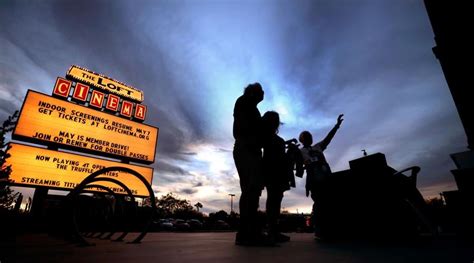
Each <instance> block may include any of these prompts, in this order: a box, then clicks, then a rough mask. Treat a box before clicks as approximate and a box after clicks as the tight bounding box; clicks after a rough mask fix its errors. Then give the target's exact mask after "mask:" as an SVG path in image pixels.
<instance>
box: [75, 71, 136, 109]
mask: <svg viewBox="0 0 474 263" xmlns="http://www.w3.org/2000/svg"><path fill="white" fill-rule="evenodd" d="M66 77H67V78H68V79H72V80H76V81H79V82H81V83H85V84H89V85H91V86H93V87H96V88H99V89H101V90H104V91H107V92H110V93H113V94H116V95H118V96H120V97H124V98H127V99H130V100H132V101H135V102H139V103H141V102H143V92H142V91H140V90H137V89H135V88H133V87H132V86H128V85H125V84H124V83H122V82H120V81H117V80H113V79H111V78H109V77H106V76H104V75H101V74H97V73H95V72H92V71H90V70H88V69H85V68H81V67H78V66H75V65H73V66H71V68H69V70H68V72H67V73H66Z"/></svg>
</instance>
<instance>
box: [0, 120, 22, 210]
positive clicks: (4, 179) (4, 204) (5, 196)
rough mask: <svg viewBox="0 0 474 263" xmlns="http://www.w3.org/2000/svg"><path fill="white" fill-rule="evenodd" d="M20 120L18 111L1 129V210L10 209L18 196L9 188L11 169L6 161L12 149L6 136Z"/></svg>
mask: <svg viewBox="0 0 474 263" xmlns="http://www.w3.org/2000/svg"><path fill="white" fill-rule="evenodd" d="M17 118H18V111H15V113H13V115H12V116H10V117H8V119H7V120H5V121H4V122H3V125H2V127H0V209H8V208H9V207H10V206H11V205H12V203H13V201H14V200H15V198H16V194H13V191H12V190H11V189H10V187H8V183H9V177H10V173H11V171H12V170H11V167H10V166H5V162H6V159H7V158H8V157H10V155H9V154H8V153H7V151H8V149H9V148H10V147H9V146H7V144H6V143H5V135H6V134H7V133H8V132H10V131H12V130H13V128H14V127H15V124H16V121H17Z"/></svg>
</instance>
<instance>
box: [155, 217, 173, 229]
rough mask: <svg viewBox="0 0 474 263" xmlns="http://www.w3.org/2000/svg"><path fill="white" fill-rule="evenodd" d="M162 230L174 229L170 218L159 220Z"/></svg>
mask: <svg viewBox="0 0 474 263" xmlns="http://www.w3.org/2000/svg"><path fill="white" fill-rule="evenodd" d="M158 223H159V226H160V230H173V229H174V226H173V223H171V222H170V221H169V220H168V219H160V220H158Z"/></svg>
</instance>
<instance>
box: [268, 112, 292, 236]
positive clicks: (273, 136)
mask: <svg viewBox="0 0 474 263" xmlns="http://www.w3.org/2000/svg"><path fill="white" fill-rule="evenodd" d="M280 124H281V123H280V116H279V115H278V113H277V112H274V111H267V112H265V114H264V115H263V117H262V131H263V174H264V182H265V187H266V188H267V203H266V210H267V222H268V236H269V241H270V242H286V241H289V240H290V237H289V236H286V235H283V234H282V233H281V232H280V229H279V224H278V219H279V217H280V209H281V201H282V200H283V193H284V192H285V191H286V190H290V181H291V179H293V178H294V177H293V171H290V170H288V166H289V162H290V160H288V158H287V156H286V153H285V140H283V139H282V138H281V137H280V136H278V127H279V126H280Z"/></svg>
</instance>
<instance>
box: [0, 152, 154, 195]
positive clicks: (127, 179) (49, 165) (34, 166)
mask: <svg viewBox="0 0 474 263" xmlns="http://www.w3.org/2000/svg"><path fill="white" fill-rule="evenodd" d="M10 145H11V148H10V150H9V151H8V153H9V154H10V155H11V156H10V158H7V159H6V165H7V166H8V165H11V168H12V173H11V174H10V179H11V180H13V183H14V184H15V185H22V186H45V187H49V188H53V189H61V190H70V189H73V188H74V187H76V186H77V185H78V184H79V183H81V182H82V180H84V179H85V178H86V177H87V176H89V175H90V174H91V173H93V172H95V171H97V170H99V169H102V168H105V167H112V166H121V167H126V168H130V169H132V170H135V171H137V172H138V173H140V174H141V175H143V177H144V178H145V179H146V180H147V181H148V183H150V184H151V182H152V179H153V169H152V168H149V167H144V166H139V165H130V164H124V163H118V162H112V161H106V160H101V159H97V158H93V157H86V156H82V155H78V154H72V153H65V152H58V151H53V150H48V149H43V148H38V147H32V146H26V145H23V144H17V143H11V144H10ZM99 177H110V178H114V179H117V180H119V181H121V182H123V183H125V185H127V187H128V188H130V190H131V191H132V193H133V194H134V195H137V196H148V190H147V188H146V186H145V185H143V183H142V182H141V181H140V180H139V179H138V178H136V177H135V176H133V175H130V174H128V173H124V172H118V171H113V172H109V173H108V174H104V175H100V176H99ZM96 184H100V185H103V186H106V187H109V188H110V189H112V190H113V191H114V192H116V193H122V194H125V192H124V190H123V189H122V188H121V187H119V186H117V185H115V184H113V183H109V182H100V183H99V182H97V183H96ZM92 190H96V191H102V190H100V189H92Z"/></svg>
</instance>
